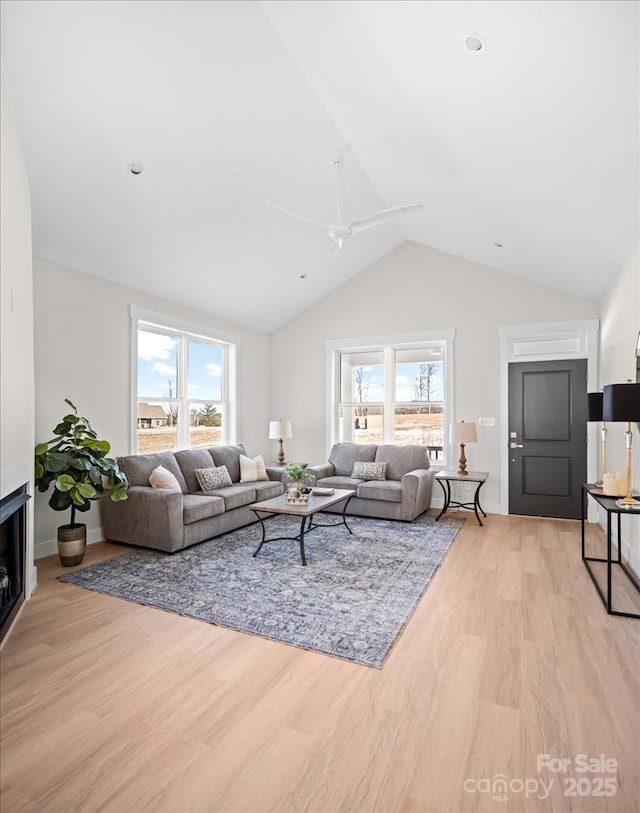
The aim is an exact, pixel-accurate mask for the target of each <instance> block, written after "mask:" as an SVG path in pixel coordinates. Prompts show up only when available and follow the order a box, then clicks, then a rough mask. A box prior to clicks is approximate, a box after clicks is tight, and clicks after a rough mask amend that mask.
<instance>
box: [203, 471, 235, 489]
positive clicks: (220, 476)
mask: <svg viewBox="0 0 640 813" xmlns="http://www.w3.org/2000/svg"><path fill="white" fill-rule="evenodd" d="M195 475H196V478H197V480H198V483H199V484H200V488H201V489H202V491H211V490H212V489H214V488H223V487H224V486H230V485H231V477H229V472H228V471H227V467H226V466H214V467H212V468H209V469H195Z"/></svg>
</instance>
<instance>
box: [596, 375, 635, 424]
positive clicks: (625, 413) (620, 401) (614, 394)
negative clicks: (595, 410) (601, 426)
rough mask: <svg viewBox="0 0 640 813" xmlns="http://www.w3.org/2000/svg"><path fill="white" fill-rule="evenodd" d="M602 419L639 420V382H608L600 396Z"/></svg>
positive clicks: (618, 420) (614, 420)
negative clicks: (601, 396)
mask: <svg viewBox="0 0 640 813" xmlns="http://www.w3.org/2000/svg"><path fill="white" fill-rule="evenodd" d="M602 420H603V421H613V422H614V423H615V422H616V421H617V422H624V421H640V384H609V385H608V386H606V387H605V388H604V393H603V398H602Z"/></svg>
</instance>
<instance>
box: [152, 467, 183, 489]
mask: <svg viewBox="0 0 640 813" xmlns="http://www.w3.org/2000/svg"><path fill="white" fill-rule="evenodd" d="M149 485H150V486H151V488H165V489H168V490H170V491H181V490H182V489H181V488H180V483H179V482H178V478H177V477H176V476H175V474H173V473H172V472H170V471H169V469H165V467H164V466H156V467H155V469H154V470H153V471H152V472H151V474H150V475H149Z"/></svg>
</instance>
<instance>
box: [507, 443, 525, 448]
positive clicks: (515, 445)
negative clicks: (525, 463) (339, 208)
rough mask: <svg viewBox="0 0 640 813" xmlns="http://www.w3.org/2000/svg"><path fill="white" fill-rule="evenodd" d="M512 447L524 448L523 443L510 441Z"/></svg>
mask: <svg viewBox="0 0 640 813" xmlns="http://www.w3.org/2000/svg"><path fill="white" fill-rule="evenodd" d="M509 446H510V447H511V448H512V449H524V443H510V444H509Z"/></svg>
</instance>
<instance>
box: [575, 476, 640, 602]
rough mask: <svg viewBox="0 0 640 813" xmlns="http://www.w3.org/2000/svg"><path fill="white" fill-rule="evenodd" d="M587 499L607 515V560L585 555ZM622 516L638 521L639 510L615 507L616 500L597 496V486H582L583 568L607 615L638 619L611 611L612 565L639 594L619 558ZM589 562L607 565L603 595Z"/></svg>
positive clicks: (601, 495) (635, 583) (631, 575)
mask: <svg viewBox="0 0 640 813" xmlns="http://www.w3.org/2000/svg"><path fill="white" fill-rule="evenodd" d="M589 497H591V498H592V499H593V500H595V501H596V502H597V503H598V505H599V506H600V507H601V508H603V509H604V510H605V511H606V513H607V558H606V559H599V558H598V557H596V556H587V555H586V553H585V538H584V526H585V522H586V521H587V503H588V502H589ZM623 514H626V515H627V516H633V517H634V518H635V519H640V509H638V508H620V507H619V506H618V505H616V498H615V497H606V496H605V495H604V494H599V493H598V492H597V486H595V485H589V484H583V486H582V561H583V562H584V565H585V567H586V568H587V570H588V571H589V575H590V576H591V581H592V582H593V583H594V585H595V587H596V590H597V591H598V595H599V596H600V598H601V599H602V603H603V604H604V606H605V607H606V609H607V612H608V613H609V615H623V616H625V617H626V618H640V613H625V612H622V611H621V610H614V609H613V595H612V591H611V577H612V572H613V565H616V566H619V567H620V568H621V569H622V571H623V572H624V574H625V575H626V577H627V578H628V579H629V581H630V582H631V583H632V584H633V586H634V587H635V588H636V590H638V591H639V592H640V584H638V582H637V580H636V578H635V576H634V575H633V573H632V572H631V571H630V570H629V568H628V567H627V566H626V565H625V563H624V562H623V561H622V557H621V548H622V544H621V538H620V518H621V517H622V515H623ZM614 515H616V516H617V532H618V533H617V540H618V557H617V559H614V558H613V556H612V547H613V545H612V542H611V525H612V519H613V516H614ZM590 562H604V563H606V565H607V592H606V593H603V592H602V588H601V587H600V585H599V584H598V580H597V579H596V577H595V575H594V573H593V570H592V569H591V565H590V564H589V563H590Z"/></svg>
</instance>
